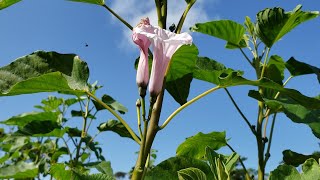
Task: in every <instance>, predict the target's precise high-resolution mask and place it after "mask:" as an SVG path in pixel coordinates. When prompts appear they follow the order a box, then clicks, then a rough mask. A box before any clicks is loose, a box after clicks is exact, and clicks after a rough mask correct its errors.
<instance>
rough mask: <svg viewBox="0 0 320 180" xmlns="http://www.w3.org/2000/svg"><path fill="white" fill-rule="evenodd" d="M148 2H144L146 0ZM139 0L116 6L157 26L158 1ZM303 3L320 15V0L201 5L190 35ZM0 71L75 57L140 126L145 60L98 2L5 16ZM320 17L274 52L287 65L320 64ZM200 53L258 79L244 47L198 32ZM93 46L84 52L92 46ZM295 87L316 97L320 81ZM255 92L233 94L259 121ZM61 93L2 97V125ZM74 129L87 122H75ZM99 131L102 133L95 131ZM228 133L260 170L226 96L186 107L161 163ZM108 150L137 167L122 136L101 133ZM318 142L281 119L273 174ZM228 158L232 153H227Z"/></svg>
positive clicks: (195, 87) (195, 90)
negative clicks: (186, 144) (140, 61)
mask: <svg viewBox="0 0 320 180" xmlns="http://www.w3.org/2000/svg"><path fill="white" fill-rule="evenodd" d="M140 1H141V0H140ZM140 1H139V0H112V1H111V0H110V1H107V3H110V6H111V7H113V8H114V9H115V11H116V12H119V14H120V15H121V16H123V17H124V18H125V19H127V20H128V21H129V22H130V23H131V24H132V25H135V24H137V22H138V20H139V19H140V18H141V17H145V16H149V17H150V19H151V23H153V24H155V17H156V14H155V10H154V9H153V7H154V5H153V1H147V0H146V1H145V2H143V3H141V2H140ZM298 4H302V5H303V8H302V9H303V10H305V11H307V10H318V11H319V10H320V1H307V0H291V1H290V3H289V2H285V1H278V0H243V1H238V0H230V1H222V0H211V1H205V0H198V3H197V4H196V6H195V7H194V8H193V9H192V10H191V12H190V14H189V16H188V17H187V20H186V24H185V27H184V30H186V31H187V30H188V28H189V27H190V26H192V25H193V24H194V23H196V22H205V21H209V20H216V19H230V20H234V21H236V22H238V23H241V24H242V23H243V22H244V18H245V16H249V17H250V18H251V19H252V20H253V21H254V20H255V15H256V13H257V12H258V11H260V10H262V9H264V8H266V7H275V6H280V7H282V8H284V9H285V10H286V11H289V10H292V9H293V8H294V7H296V5H298ZM168 6H169V15H168V16H169V19H168V25H171V24H172V23H177V21H178V20H179V18H180V16H181V13H182V12H183V9H184V6H185V4H184V1H183V0H179V1H177V0H175V1H170V2H169V5H168ZM0 22H1V28H0V34H1V41H0V66H4V65H6V64H8V63H10V62H11V61H13V60H14V59H16V58H18V57H20V56H23V55H26V54H30V53H32V52H33V51H36V50H46V51H57V52H60V53H76V54H78V55H79V56H80V57H81V58H82V59H84V60H85V61H87V62H88V64H89V68H90V82H91V83H92V82H94V81H96V80H97V81H98V82H99V84H101V85H103V86H104V87H103V88H102V89H101V90H100V91H99V93H100V94H101V95H102V94H109V95H111V96H113V97H114V98H115V99H117V100H118V101H119V102H121V103H122V104H124V105H125V106H126V107H127V108H128V109H129V113H127V114H126V115H124V116H123V117H124V118H125V119H126V120H127V122H128V123H129V124H130V125H131V126H132V127H134V129H136V112H135V101H136V99H137V98H138V91H137V87H136V83H135V70H134V68H133V63H134V60H135V58H136V57H137V56H138V54H139V51H138V48H137V47H136V46H135V45H133V43H131V41H130V31H129V29H127V28H126V27H125V26H124V25H123V24H121V23H120V22H118V21H117V20H116V19H115V18H113V17H112V16H111V14H109V13H108V12H107V11H106V10H105V9H103V8H102V7H98V6H95V5H89V4H81V3H73V2H68V1H62V0H56V1H52V0H51V1H50V0H41V1H40V0H28V1H22V2H21V3H18V4H16V5H14V6H12V7H9V8H7V9H4V10H2V11H0ZM319 30H320V19H319V18H317V19H314V20H311V21H308V22H306V23H304V24H302V25H300V26H298V27H297V28H296V29H294V30H293V31H292V32H290V33H289V34H287V35H286V36H285V37H283V38H282V40H280V41H279V42H278V43H277V44H276V45H275V46H274V47H273V49H272V50H271V55H274V54H277V55H279V56H281V57H282V58H283V59H284V60H288V59H289V58H290V57H291V56H294V57H295V58H296V59H298V60H300V61H304V62H306V63H309V64H312V65H315V66H317V67H319V66H320V61H319V60H320V53H319V49H320V45H319V41H320V36H319V32H320V31H319ZM191 35H192V36H193V39H194V43H195V44H196V45H197V46H198V48H199V51H200V55H201V56H208V57H210V58H213V59H215V60H217V61H219V62H222V63H223V64H225V65H226V66H227V67H231V68H233V69H239V70H243V71H245V77H247V78H254V73H253V70H252V69H251V67H250V66H249V65H248V63H247V62H246V60H245V59H244V58H243V57H242V55H241V53H240V51H238V50H227V49H225V48H224V45H225V42H224V41H222V40H219V39H215V38H212V37H209V36H206V35H202V34H198V33H191ZM86 43H87V44H88V45H89V46H88V47H85V44H86ZM212 86H213V85H211V84H208V83H204V82H200V81H197V80H194V81H193V82H192V87H191V92H190V95H189V99H190V98H192V97H195V96H196V95H198V94H199V93H201V92H204V91H205V90H207V89H209V88H211V87H212ZM288 87H291V88H297V89H298V90H300V91H301V92H303V93H304V94H306V95H309V96H315V95H318V94H319V90H320V89H319V84H318V82H317V79H316V77H315V76H305V77H299V78H295V79H293V80H292V81H290V83H289V84H288ZM249 89H254V88H253V87H245V86H243V87H233V88H230V89H229V90H230V92H231V93H232V95H233V96H234V97H235V99H236V101H237V102H238V104H239V106H240V107H241V109H242V110H243V111H244V113H245V115H246V116H247V117H248V119H249V120H250V122H252V123H255V120H256V111H257V103H256V101H254V100H253V99H251V98H249V97H248V96H247V92H248V90H249ZM50 94H51V95H56V94H54V93H41V94H37V95H23V96H15V97H2V98H0V107H1V112H0V115H1V116H0V117H1V118H0V120H4V119H7V118H9V117H11V116H13V115H17V114H20V113H23V112H29V111H33V110H35V109H34V108H33V105H36V104H39V103H40V101H41V99H42V98H45V97H47V96H48V95H50ZM164 103H165V104H164V108H163V110H162V115H161V119H162V120H164V119H166V118H167V117H168V115H170V114H171V113H172V112H173V111H174V110H175V109H176V108H177V107H178V104H177V103H176V102H174V100H173V99H172V98H171V97H170V96H169V95H168V94H166V97H165V101H164ZM98 117H99V118H98V119H97V120H96V121H95V122H94V124H93V126H92V128H93V129H94V128H95V127H96V126H97V125H98V124H100V123H101V122H104V121H106V120H108V119H110V118H113V117H112V116H111V114H109V113H107V112H104V113H101V114H99V116H98ZM72 123H74V124H79V125H80V124H81V123H80V122H79V121H77V120H73V122H72ZM94 130H95V129H94ZM212 131H226V132H227V137H228V138H230V140H229V144H230V145H232V146H233V148H234V149H235V150H237V152H238V153H239V154H240V155H241V156H245V157H248V160H247V161H246V162H245V164H246V166H247V167H251V168H256V167H257V166H256V164H257V159H256V156H257V155H256V141H255V138H254V136H253V135H252V134H251V132H250V130H249V129H248V128H247V126H246V124H245V123H244V122H243V121H242V119H241V117H240V115H239V114H238V113H237V112H236V110H235V108H234V107H233V105H232V103H231V101H230V100H229V99H228V97H227V95H226V93H225V92H224V91H222V90H221V91H217V92H215V93H213V94H210V95H209V96H207V97H205V98H204V99H201V100H200V101H198V102H196V103H194V104H193V105H192V106H190V107H188V108H187V109H185V110H183V111H182V112H181V113H180V114H179V115H178V116H176V118H175V119H174V120H173V121H172V122H171V123H170V124H169V125H168V126H167V127H166V128H165V129H164V130H163V131H161V132H159V133H158V135H157V137H156V140H155V142H154V146H153V148H154V149H157V150H158V158H157V161H156V163H159V162H161V161H162V160H164V159H167V158H169V157H171V156H174V155H175V150H176V148H177V146H178V145H179V144H180V143H182V142H183V141H184V140H185V138H187V137H190V136H193V135H195V134H196V133H198V132H203V133H209V132H212ZM97 140H99V141H100V143H101V144H102V146H103V147H104V151H103V154H104V155H105V157H106V158H107V160H110V161H111V163H112V166H113V168H114V170H115V171H125V172H127V171H129V170H130V168H131V167H132V166H133V165H134V162H135V160H136V155H135V153H134V152H136V151H138V146H137V145H136V144H135V143H134V142H132V141H131V140H128V139H124V138H120V137H119V136H118V135H116V134H112V133H109V132H108V133H102V134H101V135H99V136H98V138H97ZM318 143H319V141H318V139H316V138H315V137H314V136H313V135H312V133H311V130H310V129H309V128H308V127H307V126H306V125H303V124H295V123H292V122H291V121H290V120H289V119H287V118H286V117H285V116H284V115H279V116H278V119H277V121H276V126H275V132H274V139H273V144H272V147H271V158H270V160H269V162H268V167H267V171H269V170H271V169H274V168H275V167H276V166H277V165H278V164H279V162H280V161H281V160H282V154H281V153H282V151H283V150H285V149H291V150H293V151H297V152H300V153H305V154H310V153H312V152H313V151H315V150H319V145H318ZM220 152H222V153H230V151H229V150H228V149H226V148H224V149H221V151H220Z"/></svg>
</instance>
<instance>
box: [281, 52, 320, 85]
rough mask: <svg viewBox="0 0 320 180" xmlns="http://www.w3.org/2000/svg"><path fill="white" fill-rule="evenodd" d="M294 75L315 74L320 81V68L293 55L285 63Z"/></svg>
mask: <svg viewBox="0 0 320 180" xmlns="http://www.w3.org/2000/svg"><path fill="white" fill-rule="evenodd" d="M285 66H286V68H287V69H288V70H289V72H290V74H291V75H292V76H301V75H306V74H315V75H316V76H317V77H318V81H319V83H320V69H319V68H317V67H315V66H312V65H309V64H307V63H304V62H301V61H298V60H296V59H295V58H294V57H291V58H290V59H289V60H288V61H287V62H286V64H285Z"/></svg>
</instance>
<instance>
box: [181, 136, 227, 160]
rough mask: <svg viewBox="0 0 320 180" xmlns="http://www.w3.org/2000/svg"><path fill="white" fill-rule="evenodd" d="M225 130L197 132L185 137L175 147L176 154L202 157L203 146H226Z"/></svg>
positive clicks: (217, 147)
mask: <svg viewBox="0 0 320 180" xmlns="http://www.w3.org/2000/svg"><path fill="white" fill-rule="evenodd" d="M226 144H227V140H226V133H225V132H211V133H208V134H203V133H201V132H200V133H198V134H196V135H195V136H192V137H189V138H187V139H186V140H185V141H184V142H183V143H182V144H180V145H179V147H178V148H177V152H176V154H177V155H178V156H187V157H192V158H195V159H203V158H204V156H205V148H206V147H207V146H208V147H210V148H212V149H214V150H217V149H219V148H221V147H223V146H226Z"/></svg>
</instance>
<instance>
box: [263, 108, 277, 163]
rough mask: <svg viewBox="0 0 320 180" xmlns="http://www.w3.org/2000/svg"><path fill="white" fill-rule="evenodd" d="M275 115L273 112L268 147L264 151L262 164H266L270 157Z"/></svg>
mask: <svg viewBox="0 0 320 180" xmlns="http://www.w3.org/2000/svg"><path fill="white" fill-rule="evenodd" d="M276 116H277V113H275V114H274V115H273V119H272V124H271V130H270V134H269V141H268V147H267V151H266V154H265V160H264V166H265V165H266V164H267V162H268V160H269V158H270V148H271V142H272V135H273V129H274V124H275V122H276Z"/></svg>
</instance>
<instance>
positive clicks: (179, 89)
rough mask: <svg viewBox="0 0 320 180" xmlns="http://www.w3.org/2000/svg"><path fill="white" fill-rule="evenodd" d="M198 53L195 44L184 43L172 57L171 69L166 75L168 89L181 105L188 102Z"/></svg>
mask: <svg viewBox="0 0 320 180" xmlns="http://www.w3.org/2000/svg"><path fill="white" fill-rule="evenodd" d="M198 53H199V52H198V48H197V47H196V46H195V45H194V44H193V45H191V46H190V45H183V46H181V47H180V48H179V49H178V50H177V51H176V52H175V53H174V54H173V56H172V58H171V63H170V70H169V72H168V74H167V76H166V90H167V91H168V92H169V93H170V95H171V96H172V97H173V98H174V99H175V100H176V101H177V102H178V103H179V104H180V105H182V104H184V103H186V102H187V98H188V95H189V89H190V83H191V81H192V73H193V70H194V67H195V63H196V60H197V57H198Z"/></svg>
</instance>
